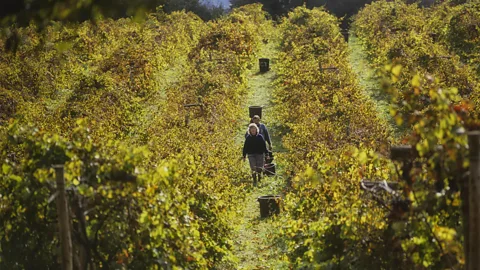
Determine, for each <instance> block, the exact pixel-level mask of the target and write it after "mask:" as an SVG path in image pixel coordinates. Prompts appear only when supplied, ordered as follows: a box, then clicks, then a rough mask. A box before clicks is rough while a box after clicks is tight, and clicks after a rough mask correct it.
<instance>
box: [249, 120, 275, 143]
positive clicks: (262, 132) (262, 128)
mask: <svg viewBox="0 0 480 270" xmlns="http://www.w3.org/2000/svg"><path fill="white" fill-rule="evenodd" d="M258 129H259V130H260V135H262V136H263V138H264V139H265V141H266V142H268V144H269V145H272V141H271V140H270V134H268V129H267V126H265V125H264V124H262V123H260V124H258ZM247 136H248V131H247V133H245V138H246V137H247Z"/></svg>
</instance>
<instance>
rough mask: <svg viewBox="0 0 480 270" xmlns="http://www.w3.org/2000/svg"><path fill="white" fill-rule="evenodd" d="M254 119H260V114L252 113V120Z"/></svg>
mask: <svg viewBox="0 0 480 270" xmlns="http://www.w3.org/2000/svg"><path fill="white" fill-rule="evenodd" d="M255 119H258V120H260V116H258V115H254V116H253V117H252V120H255Z"/></svg>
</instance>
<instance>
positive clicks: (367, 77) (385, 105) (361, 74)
mask: <svg viewBox="0 0 480 270" xmlns="http://www.w3.org/2000/svg"><path fill="white" fill-rule="evenodd" d="M348 46H349V48H350V54H349V60H350V65H351V66H352V69H353V71H354V72H355V74H356V75H357V77H358V79H359V83H360V86H361V87H362V89H363V90H364V91H365V94H366V95H368V96H370V98H371V99H372V100H373V101H374V102H375V105H376V110H377V112H378V113H379V115H380V117H382V118H383V119H384V120H386V121H387V122H388V123H389V124H390V127H391V129H392V131H393V133H394V134H393V135H394V136H395V137H397V138H398V137H400V136H401V134H402V131H401V130H400V129H399V128H398V127H397V125H396V124H395V120H394V119H393V117H392V116H391V115H390V103H389V101H390V97H389V96H388V94H386V93H385V92H384V91H383V90H382V78H381V77H380V76H378V75H377V73H376V72H375V70H374V69H373V68H372V67H371V65H370V63H369V60H368V58H367V54H366V52H365V51H364V50H363V48H362V44H361V42H360V40H359V39H358V38H357V37H355V36H354V35H350V37H349V41H348Z"/></svg>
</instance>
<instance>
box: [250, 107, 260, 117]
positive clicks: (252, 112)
mask: <svg viewBox="0 0 480 270" xmlns="http://www.w3.org/2000/svg"><path fill="white" fill-rule="evenodd" d="M248 113H249V114H250V118H252V117H253V116H254V115H258V116H260V119H262V106H250V107H248Z"/></svg>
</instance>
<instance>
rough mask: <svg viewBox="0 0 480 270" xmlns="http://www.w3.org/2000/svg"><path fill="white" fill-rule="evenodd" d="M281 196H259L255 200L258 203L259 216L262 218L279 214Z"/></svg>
mask: <svg viewBox="0 0 480 270" xmlns="http://www.w3.org/2000/svg"><path fill="white" fill-rule="evenodd" d="M281 200H282V198H281V197H280V196H279V195H267V196H260V197H258V198H257V201H258V202H259V203H260V216H261V217H262V218H266V217H269V216H271V215H273V214H275V215H278V214H280V201H281Z"/></svg>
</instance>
